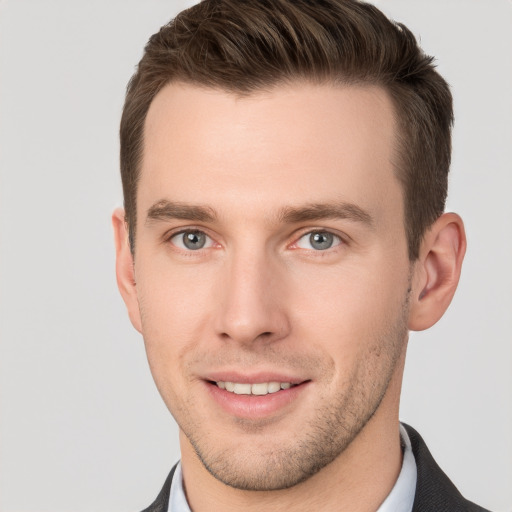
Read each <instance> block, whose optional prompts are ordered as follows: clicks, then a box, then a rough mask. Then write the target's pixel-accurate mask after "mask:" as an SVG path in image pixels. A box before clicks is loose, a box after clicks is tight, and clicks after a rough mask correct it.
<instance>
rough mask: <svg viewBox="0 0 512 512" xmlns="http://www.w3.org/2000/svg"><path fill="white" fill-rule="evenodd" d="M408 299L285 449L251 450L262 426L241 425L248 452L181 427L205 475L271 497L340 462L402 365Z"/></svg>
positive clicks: (267, 445)
mask: <svg viewBox="0 0 512 512" xmlns="http://www.w3.org/2000/svg"><path fill="white" fill-rule="evenodd" d="M408 296H409V294H407V297H406V299H405V301H404V304H403V308H402V315H401V316H400V318H399V319H398V320H397V321H396V322H395V324H394V325H390V326H388V329H387V331H386V332H385V333H384V334H381V336H379V337H378V339H376V340H374V342H373V343H371V344H369V348H368V350H367V352H366V353H365V354H364V355H363V357H361V358H360V360H359V361H358V364H357V365H356V367H355V368H354V371H353V372H352V375H351V376H350V378H349V379H348V385H347V386H345V389H344V390H342V392H341V393H340V394H339V395H337V396H334V397H332V396H331V397H330V398H329V397H326V396H320V397H318V401H317V403H319V404H323V405H322V406H321V407H318V409H317V410H316V411H315V414H314V416H313V418H312V419H310V420H308V421H307V422H306V423H305V424H304V426H303V428H301V429H300V435H298V436H296V437H295V438H294V439H290V442H289V443H288V444H285V445H283V444H284V443H281V444H280V445H278V444H277V443H273V442H272V441H273V439H272V436H271V435H269V436H264V435H262V436H261V437H262V439H261V440H258V442H255V443H252V445H251V439H252V436H253V435H255V434H256V435H257V433H258V432H257V430H258V428H259V429H261V430H263V429H264V428H265V426H264V425H260V426H255V425H252V424H247V425H244V424H243V422H241V423H240V426H241V427H242V428H244V427H245V428H246V430H247V434H248V435H247V439H248V442H247V446H245V445H242V446H230V447H227V448H222V449H219V447H218V446H215V442H213V441H212V439H211V438H210V439H209V437H210V436H209V434H208V433H205V431H204V429H203V428H197V427H199V425H196V426H195V428H194V426H193V425H192V424H188V425H183V426H182V425H180V426H181V427H182V429H183V431H184V433H185V435H186V436H187V438H188V440H189V442H190V443H191V445H192V447H193V448H194V450H195V452H196V454H197V456H198V458H199V460H200V461H201V463H202V464H203V466H204V467H205V468H206V469H207V470H208V472H209V473H210V474H211V475H212V476H214V477H215V478H216V479H217V480H219V481H220V482H222V483H224V484H226V485H228V486H230V487H233V488H236V489H240V490H246V491H274V490H280V489H287V488H290V487H293V486H295V485H297V484H300V483H301V482H303V481H305V480H307V479H308V478H310V477H312V476H313V475H314V474H316V473H318V472H319V471H320V470H321V469H323V468H324V467H326V466H327V465H328V464H330V463H331V462H333V461H334V460H335V459H336V458H337V457H339V456H340V455H341V454H342V453H343V452H344V451H345V450H346V449H347V447H348V446H349V445H350V444H351V443H352V441H353V440H354V439H355V438H356V437H357V435H358V434H359V432H361V430H362V429H363V428H364V427H365V425H366V424H367V423H368V422H369V421H370V419H371V418H372V417H373V415H374V414H375V412H376V411H377V409H378V408H379V406H380V404H381V402H382V400H383V398H384V396H385V394H386V391H387V390H388V387H389V385H390V382H391V380H392V377H393V375H394V373H395V370H396V369H397V364H399V361H400V360H401V356H402V353H403V351H404V350H405V346H406V343H407V337H408V329H407V314H408ZM325 404H327V405H325ZM189 405H190V404H189ZM192 407H193V405H192ZM183 427H185V428H183ZM187 427H189V428H187Z"/></svg>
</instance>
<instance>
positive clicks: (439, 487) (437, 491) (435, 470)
mask: <svg viewBox="0 0 512 512" xmlns="http://www.w3.org/2000/svg"><path fill="white" fill-rule="evenodd" d="M404 427H405V428H406V430H407V433H408V434H409V438H410V439H411V445H412V451H413V453H414V458H415V459H416V465H417V467H418V479H417V482H416V495H415V497H414V505H413V507H412V512H489V511H488V510H486V509H484V508H482V507H479V506H478V505H475V504H474V503H471V502H470V501H467V500H466V499H464V498H463V497H462V495H461V494H460V492H459V491H458V490H457V489H456V487H455V486H454V485H453V484H452V482H451V481H450V479H449V478H448V477H447V476H446V475H445V474H444V473H443V471H442V470H441V468H440V467H439V466H438V465H437V464H436V461H435V460H434V459H433V457H432V455H431V454H430V452H429V450H428V448H427V445H426V444H425V442H424V441H423V439H422V438H421V436H420V435H419V434H418V432H416V430H414V429H413V428H412V427H410V426H409V425H404ZM175 469H176V466H175V467H174V468H172V470H171V472H170V473H169V476H168V477H167V480H166V481H165V484H164V486H163V488H162V490H161V491H160V494H159V495H158V497H157V498H156V500H155V502H154V503H153V504H152V505H150V506H149V507H148V508H146V509H145V510H143V511H142V512H167V508H168V506H169V492H170V490H171V482H172V476H173V474H174V470H175Z"/></svg>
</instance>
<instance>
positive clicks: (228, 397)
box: [206, 381, 309, 420]
mask: <svg viewBox="0 0 512 512" xmlns="http://www.w3.org/2000/svg"><path fill="white" fill-rule="evenodd" d="M308 384H309V381H308V382H303V383H302V384H298V385H297V386H292V387H291V388H288V389H282V390H281V391H277V392H276V393H268V394H266V395H237V394H236V393H231V392H229V391H226V390H225V389H220V388H219V387H218V386H217V385H216V384H214V383H211V382H206V386H207V388H208V391H209V393H210V396H211V397H212V398H213V399H214V400H215V402H216V403H217V404H219V405H220V406H221V407H222V409H224V411H226V412H227V413H228V414H230V415H232V416H236V417H237V418H243V419H248V420H257V419H264V418H267V417H270V416H272V415H275V414H276V413H279V412H282V411H284V410H286V409H287V408H288V407H289V406H290V405H292V403H293V402H295V401H296V400H297V399H298V398H299V396H300V395H301V394H302V393H304V391H305V389H306V388H307V387H308Z"/></svg>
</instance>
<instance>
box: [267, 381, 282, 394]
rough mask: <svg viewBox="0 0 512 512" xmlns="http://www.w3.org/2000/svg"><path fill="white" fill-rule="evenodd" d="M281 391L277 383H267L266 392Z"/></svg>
mask: <svg viewBox="0 0 512 512" xmlns="http://www.w3.org/2000/svg"><path fill="white" fill-rule="evenodd" d="M280 390H281V384H280V383H279V382H269V383H268V392H269V393H275V392H276V391H280Z"/></svg>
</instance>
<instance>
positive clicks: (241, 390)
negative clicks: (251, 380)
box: [234, 384, 251, 395]
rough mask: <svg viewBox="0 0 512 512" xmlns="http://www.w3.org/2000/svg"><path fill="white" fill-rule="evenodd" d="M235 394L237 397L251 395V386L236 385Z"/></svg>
mask: <svg viewBox="0 0 512 512" xmlns="http://www.w3.org/2000/svg"><path fill="white" fill-rule="evenodd" d="M234 391H235V394H237V395H250V394H251V385H250V384H235V389H234Z"/></svg>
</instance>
